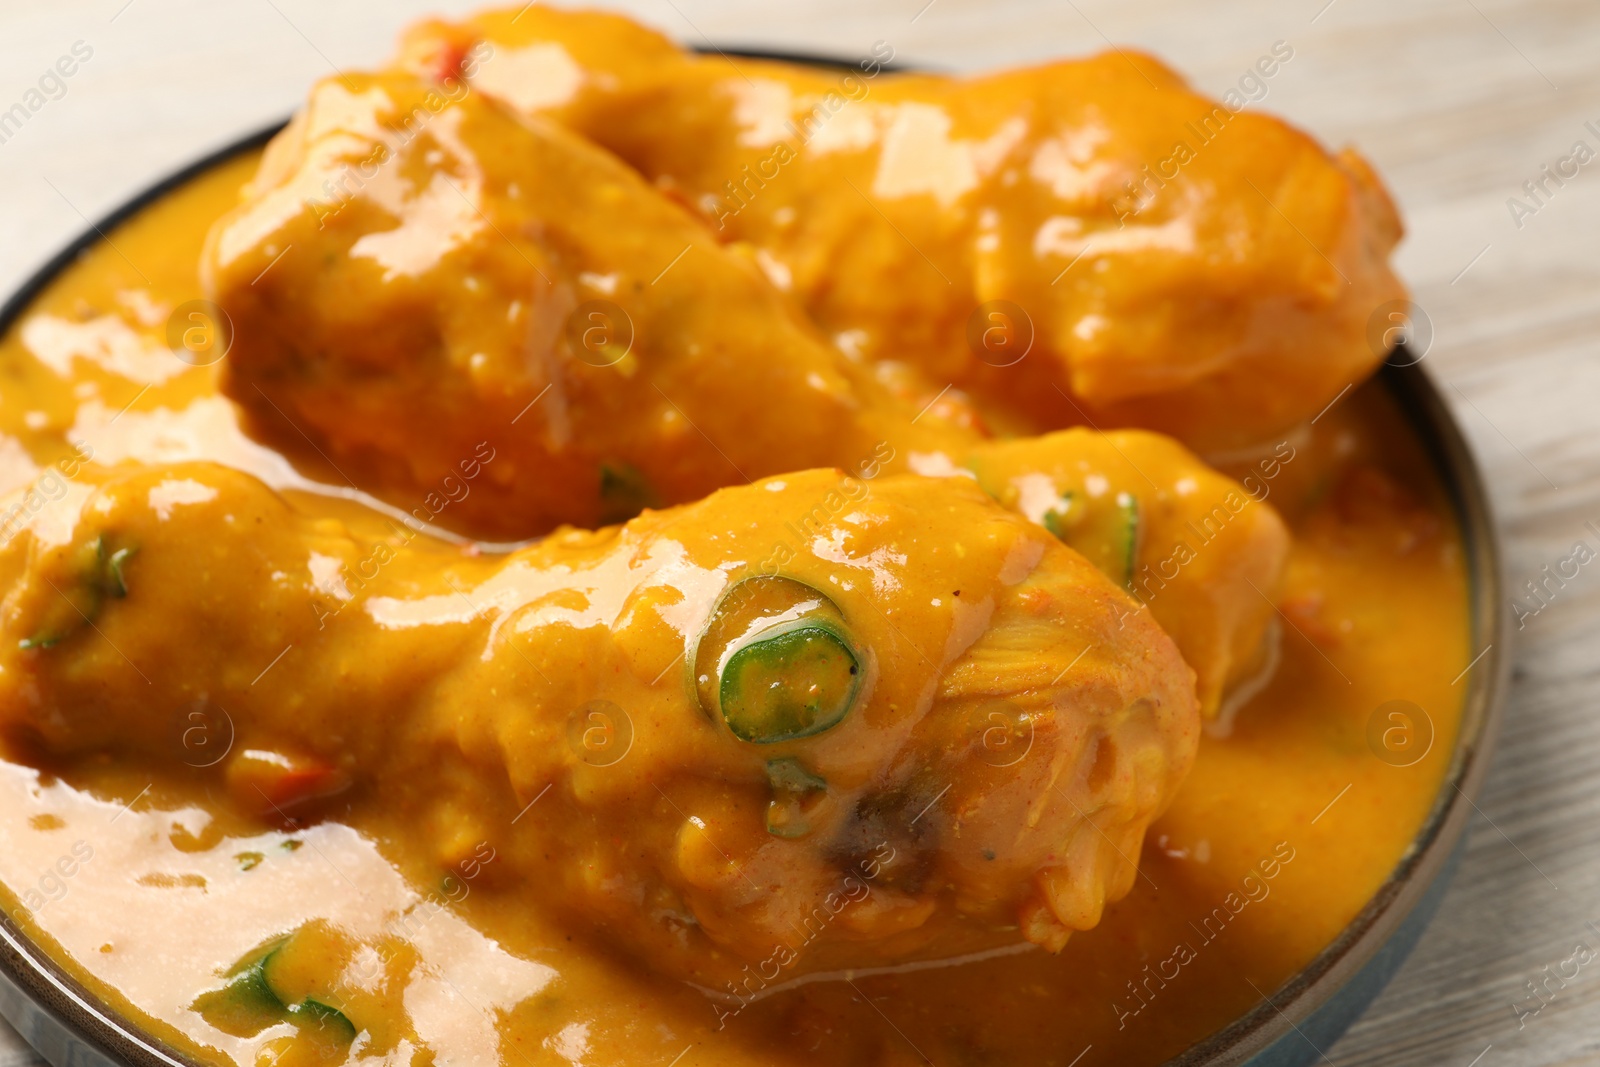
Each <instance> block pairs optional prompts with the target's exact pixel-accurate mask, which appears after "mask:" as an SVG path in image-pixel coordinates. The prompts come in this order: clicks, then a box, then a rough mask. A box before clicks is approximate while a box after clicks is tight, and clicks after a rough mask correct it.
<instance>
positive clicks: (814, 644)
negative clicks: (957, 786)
mask: <svg viewBox="0 0 1600 1067" xmlns="http://www.w3.org/2000/svg"><path fill="white" fill-rule="evenodd" d="M848 633H849V629H848V627H847V626H846V624H845V620H844V615H843V613H841V612H840V611H839V608H838V606H837V605H836V604H834V602H833V601H832V600H831V599H829V598H828V597H827V596H826V595H825V594H823V593H821V592H819V591H817V590H816V589H813V588H811V587H810V586H808V585H805V584H804V583H802V582H797V581H795V580H794V579H792V578H784V577H779V576H769V575H760V576H757V577H753V578H748V579H745V580H744V581H742V582H739V583H737V584H736V585H734V586H733V588H732V589H730V590H729V591H728V593H727V595H726V596H724V597H723V599H722V602H721V603H720V604H718V606H717V610H716V611H715V612H713V614H712V618H711V621H710V622H709V623H708V624H707V626H706V630H705V633H704V634H703V635H702V636H701V639H700V644H699V647H698V648H697V650H696V653H695V658H694V682H695V688H696V690H697V691H698V693H699V696H700V704H701V707H702V708H703V709H704V710H705V711H706V713H707V714H708V715H710V716H712V718H713V719H716V718H720V719H721V720H722V721H723V722H725V723H727V725H728V729H729V730H730V731H732V732H733V735H734V736H735V737H737V738H739V739H740V740H742V741H749V742H751V743H753V744H761V745H767V744H774V743H776V742H780V741H793V740H796V739H797V738H802V737H810V736H811V735H813V734H818V733H821V732H822V731H824V730H827V729H828V728H830V727H832V726H835V725H837V724H838V723H840V722H841V721H843V720H844V718H845V716H846V715H848V714H849V712H850V708H851V706H852V705H853V704H854V702H855V698H856V694H857V692H858V690H859V688H860V683H861V676H862V667H863V664H862V660H861V657H860V655H859V654H858V653H857V651H856V649H855V647H854V646H853V645H852V643H851V641H850V638H849V637H848Z"/></svg>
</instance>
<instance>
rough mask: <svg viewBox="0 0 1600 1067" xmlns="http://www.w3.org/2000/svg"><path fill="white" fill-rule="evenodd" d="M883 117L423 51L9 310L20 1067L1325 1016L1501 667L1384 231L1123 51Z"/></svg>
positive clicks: (738, 68)
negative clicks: (27, 1060) (26, 1051)
mask: <svg viewBox="0 0 1600 1067" xmlns="http://www.w3.org/2000/svg"><path fill="white" fill-rule="evenodd" d="M892 58H893V56H892V50H888V49H886V48H878V49H874V51H873V53H872V54H871V55H868V56H865V57H862V58H860V59H859V60H855V61H849V62H836V61H829V62H826V63H823V62H815V61H807V62H800V61H795V60H793V59H782V58H762V57H759V56H751V55H746V54H743V53H734V54H732V55H729V54H723V53H716V54H712V55H706V56H701V55H696V54H694V53H690V52H685V51H683V50H681V49H679V48H678V47H677V46H675V45H673V44H672V43H671V42H668V41H666V40H665V39H663V38H660V37H659V36H657V35H656V34H654V33H652V32H650V31H648V30H645V29H643V28H642V27H639V26H637V25H636V24H634V23H632V22H629V21H627V20H625V19H622V18H619V17H615V16H608V15H601V14H596V13H587V12H566V11H559V10H556V9H548V8H543V7H539V6H530V7H528V8H524V9H522V11H521V12H516V11H510V10H508V11H505V12H498V13H496V12H489V13H486V14H484V15H481V16H478V17H476V18H474V19H469V20H466V21H463V22H459V23H445V22H424V23H421V24H419V25H417V26H415V27H413V28H412V29H411V30H409V31H408V32H407V33H406V35H405V36H404V38H403V40H402V43H401V47H400V49H399V51H398V54H397V55H396V57H395V59H394V60H393V61H392V62H391V63H390V65H388V66H387V67H385V68H383V69H380V70H377V71H373V72H370V73H346V74H340V75H337V76H335V77H332V78H329V79H327V80H325V81H323V82H321V83H319V84H318V85H317V86H316V87H315V88H314V89H313V90H312V93H311V96H310V98H309V100H308V102H307V104H306V106H305V108H304V109H303V110H302V111H301V112H300V113H299V114H297V115H296V117H295V118H294V119H293V120H292V121H291V122H290V123H289V124H288V125H287V126H284V127H282V128H274V129H271V130H267V131H264V132H262V133H261V134H257V135H254V136H252V137H249V138H246V139H245V140H243V141H241V142H240V143H238V144H236V145H233V146H230V147H228V148H227V149H224V150H223V151H221V152H219V153H217V154H215V155H213V156H211V157H208V158H207V159H205V160H202V161H200V162H199V163H197V164H195V165H193V166H191V167H190V168H188V169H186V170H185V171H184V172H182V173H180V174H178V175H175V176H174V177H173V178H171V179H169V180H168V181H166V182H164V183H162V184H161V185H160V186H158V187H156V188H154V189H152V190H150V191H148V192H147V193H145V194H143V195H142V196H140V197H138V198H137V199H135V200H134V201H132V202H131V203H129V204H128V205H127V206H126V207H125V208H123V209H122V210H121V211H119V212H118V213H116V214H115V215H114V216H113V217H111V218H110V219H107V220H105V221H104V222H103V223H102V224H101V225H100V226H98V227H96V228H95V229H94V230H93V231H92V232H91V233H89V234H86V235H85V236H84V237H83V238H82V239H80V240H79V241H78V242H77V243H75V244H74V245H73V246H72V247H70V248H69V249H67V250H66V251H64V252H63V253H62V255H61V256H59V257H57V259H56V260H55V261H53V262H52V263H50V264H49V265H47V266H46V267H45V268H44V269H43V270H42V271H41V272H40V273H39V274H38V275H37V276H36V277H35V278H34V279H33V280H32V281H31V282H30V283H29V284H28V285H27V286H25V287H24V289H23V290H22V291H21V292H20V293H18V294H17V295H16V296H15V297H14V298H13V299H12V300H11V301H10V302H9V303H8V304H7V306H6V308H5V310H4V312H3V314H0V331H3V335H0V367H3V368H4V372H5V375H6V379H5V380H6V383H7V384H6V386H5V388H4V390H3V391H0V434H3V435H4V437H3V441H0V460H3V467H4V476H5V486H4V488H5V489H6V491H7V492H8V494H9V495H8V496H7V497H6V499H5V502H4V508H3V511H0V521H3V543H0V589H3V590H4V599H3V600H0V630H3V631H4V632H3V633H0V749H3V751H0V756H3V759H0V790H4V791H5V793H6V802H5V803H4V804H3V805H0V810H3V811H4V813H5V814H4V815H3V816H0V842H3V845H4V847H0V900H3V902H4V905H5V913H6V915H5V922H4V924H0V1012H3V1013H4V1014H5V1016H6V1017H7V1018H8V1019H10V1020H11V1021H12V1023H13V1024H14V1025H16V1026H17V1027H18V1028H19V1029H20V1030H22V1031H23V1033H24V1034H25V1036H27V1037H28V1038H29V1040H30V1041H31V1042H33V1044H34V1045H35V1046H36V1047H37V1048H39V1049H40V1050H41V1051H42V1052H43V1053H44V1054H45V1056H46V1057H47V1058H48V1059H50V1061H51V1062H52V1063H57V1064H61V1063H68V1062H72V1063H137V1064H147V1063H173V1064H186V1065H192V1064H246V1065H268V1064H294V1065H299V1064H306V1065H311V1064H318V1065H320V1064H339V1063H353V1062H365V1061H379V1060H381V1061H384V1062H407V1063H418V1064H426V1063H435V1062H441V1063H442V1062H470V1063H518V1062H526V1063H540V1064H542V1063H571V1064H615V1065H624V1064H651V1063H662V1064H674V1065H679V1064H681V1065H684V1067H689V1065H693V1064H717V1065H737V1064H747V1063H749V1064H755V1063H761V1064H770V1063H789V1062H794V1063H801V1062H815V1061H816V1060H817V1058H818V1057H821V1059H822V1060H823V1061H824V1062H830V1063H848V1064H862V1065H868V1064H872V1065H876V1064H900V1063H907V1064H910V1063H923V1062H926V1063H937V1064H953V1063H971V1064H978V1063H1015V1064H1061V1065H1068V1064H1071V1065H1076V1064H1083V1065H1086V1067H1087V1065H1092V1064H1095V1063H1117V1064H1138V1063H1148V1064H1162V1063H1182V1064H1219V1065H1220V1064H1237V1063H1246V1062H1248V1063H1251V1064H1257V1065H1267V1064H1299V1063H1309V1062H1312V1061H1314V1060H1316V1059H1319V1058H1320V1057H1321V1056H1322V1055H1323V1050H1325V1049H1326V1048H1327V1047H1328V1045H1329V1044H1331V1042H1332V1041H1333V1040H1334V1039H1335V1038H1336V1037H1337V1036H1338V1034H1339V1033H1340V1032H1341V1031H1342V1030H1343V1028H1344V1027H1345V1026H1347V1025H1348V1023H1349V1022H1350V1021H1351V1020H1352V1019H1353V1018H1354V1017H1355V1016H1356V1015H1357V1014H1359V1012H1360V1011H1361V1009H1362V1008H1363V1007H1364V1006H1365V1005H1366V1003H1367V1002H1368V1001H1369V1000H1370V999H1371V997H1372V996H1374V995H1375V994H1376V992H1377V990H1378V989H1380V988H1381V986H1382V984H1383V982H1384V981H1386V980H1387V978H1388V976H1389V975H1390V974H1392V973H1393V971H1394V969H1395V968H1397V967H1398V965H1399V963H1400V961H1401V960H1402V959H1403V958H1404V955H1405V953H1406V952H1407V951H1408V950H1409V948H1410V946H1411V945H1412V944H1413V943H1414V942H1415V940H1416V938H1417V937H1418V936H1419V935H1420V932H1421V930H1422V928H1423V926H1424V925H1425V924H1426V922H1427V919H1428V917H1429V916H1430V915H1431V913H1432V910H1433V908H1434V907H1435V906H1436V904H1437V901H1438V898H1439V896H1440V894H1441V893H1442V892H1443V889H1444V886H1445V884H1446V882H1447V880H1448V875H1449V872H1450V869H1451V866H1452V862H1453V857H1454V855H1455V853H1456V849H1457V845H1458V843H1459V841H1460V839H1461V836H1462V833H1463V832H1464V829H1465V826H1466V821H1467V818H1468V815H1469V814H1470V810H1471V797H1472V796H1473V794H1474V793H1475V792H1476V790H1477V788H1478V786H1479V783H1480V781H1481V778H1482V776H1483V773H1484V770H1485V760H1486V753H1487V747H1488V745H1489V742H1490V740H1491V739H1492V736H1493V730H1494V724H1495V719H1496V716H1497V714H1498V707H1499V704H1500V701H1501V699H1502V692H1503V686H1504V663H1505V660H1504V657H1503V652H1504V649H1505V636H1504V634H1503V633H1502V627H1503V619H1504V613H1503V612H1502V611H1500V610H1499V606H1500V604H1501V603H1502V600H1501V597H1502V592H1501V586H1500V576H1499V555H1498V549H1497V546H1496V541H1495V536H1494V527H1493V523H1492V521H1491V517H1490V514H1489V511H1488V505H1487V500H1486V495H1485V493H1484V490H1483V486H1482V482H1481V479H1480V476H1479V474H1478V471H1477V468H1476V466H1475V464H1474V462H1473V460H1472V458H1471V455H1470V453H1469V451H1468V450H1467V448H1466V445H1465V444H1464V442H1463V440H1462V438H1461V436H1460V434H1459V432H1458V431H1457V429H1456V427H1455V425H1454V423H1453V421H1452V418H1451V416H1450V414H1449V411H1448V409H1447V408H1446V407H1445V405H1444V404H1443V402H1442V401H1441V399H1440V396H1439V394H1438V392H1437V390H1436V389H1435V387H1434V386H1433V385H1432V383H1431V380H1430V379H1429V377H1428V375H1427V373H1426V372H1425V371H1424V370H1423V369H1422V368H1421V367H1420V366H1418V365H1417V360H1418V359H1420V358H1421V356H1420V355H1419V354H1417V353H1414V352H1411V351H1410V350H1409V349H1408V348H1407V346H1406V345H1405V344H1404V342H1405V341H1406V340H1407V339H1408V338H1407V337H1406V335H1404V334H1402V333H1394V332H1391V330H1390V326H1391V323H1393V322H1397V321H1403V311H1404V307H1405V303H1404V301H1405V291H1404V288H1403V286H1402V285H1401V283H1400V282H1399V281H1398V279H1396V278H1395V276H1394V275H1393V273H1392V272H1391V271H1390V269H1389V267H1388V263H1387V261H1388V255H1389V252H1390V250H1391V249H1392V247H1393V245H1394V243H1395V242H1396V241H1397V240H1398V239H1399V236H1400V225H1399V222H1398V218H1397V216H1396V214H1395V211H1394V208H1393V206H1392V205H1391V204H1390V202H1389V200H1388V197H1387V194H1386V193H1385V192H1384V190H1383V188H1382V185H1381V183H1380V182H1379V180H1378V179H1377V177H1376V175H1375V174H1374V173H1373V171H1372V170H1371V168H1370V167H1369V166H1368V165H1367V164H1366V163H1365V162H1364V161H1363V160H1361V158H1360V157H1359V156H1358V155H1356V154H1355V153H1354V152H1353V151H1349V150H1346V151H1345V152H1342V153H1338V154H1330V153H1328V152H1326V151H1324V150H1323V149H1322V148H1321V147H1320V146H1318V145H1316V144H1315V142H1313V141H1311V139H1310V138H1308V137H1306V136H1305V135H1304V134H1301V133H1299V132H1298V131H1295V130H1294V129H1292V128H1291V127H1288V126H1287V125H1285V124H1284V123H1282V122H1279V121H1278V120H1276V119H1271V118H1268V117H1265V116H1260V115H1257V114H1255V113H1252V112H1249V111H1247V110H1245V109H1244V107H1243V105H1242V103H1241V104H1240V105H1239V106H1238V107H1235V106H1234V105H1233V104H1232V103H1230V102H1228V101H1227V100H1224V101H1222V102H1215V101H1209V100H1206V99H1204V98H1202V97H1200V96H1198V95H1196V94H1194V93H1192V92H1191V91H1190V90H1189V89H1188V88H1187V87H1186V86H1185V85H1184V84H1183V82H1182V80H1181V78H1179V77H1178V76H1177V75H1176V74H1174V73H1173V72H1171V71H1170V70H1169V69H1168V68H1166V67H1164V66H1162V65H1161V64H1160V63H1159V62H1158V61H1156V60H1154V59H1151V58H1148V57H1145V56H1142V55H1137V54H1124V53H1121V52H1114V53H1110V54H1108V55H1106V56H1101V57H1096V58H1092V59H1087V60H1076V61H1064V62H1061V63H1055V64H1048V65H1045V66H1042V67H1036V68H1032V69H1028V70H1018V71H1008V72H1002V73H999V74H994V75H987V76H979V77H973V78H960V79H958V78H952V77H948V76H942V75H925V74H920V73H913V72H905V71H900V70H898V69H895V68H893V67H892V65H891V63H890V61H891V60H892ZM1223 128H1227V130H1228V136H1227V138H1226V139H1220V138H1219V137H1218V136H1217V134H1218V133H1219V132H1220V131H1221V130H1222V129H1223ZM1174 136H1176V137H1178V139H1179V144H1180V145H1182V147H1183V149H1184V151H1182V152H1175V151H1174V146H1173V145H1172V143H1171V141H1172V139H1173V137H1174ZM1179 156H1181V157H1182V158H1181V159H1179V158H1178V157H1179ZM1152 160H1164V161H1166V162H1167V163H1168V164H1169V165H1168V166H1165V167H1163V166H1162V165H1161V164H1160V163H1157V164H1151V163H1150V162H1149V161H1152ZM1173 160H1177V163H1173V162H1172V161H1173ZM1152 167H1154V169H1152ZM1174 168H1176V169H1174ZM1286 221H1287V222H1289V224H1288V225H1285V222H1286ZM1397 315H1398V316H1400V317H1399V318H1396V317H1395V316H1397ZM1396 340H1399V341H1400V342H1402V343H1401V344H1400V345H1399V346H1398V347H1397V346H1396V345H1395V343H1394V342H1395V341H1396ZM1422 354H1425V353H1422Z"/></svg>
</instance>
